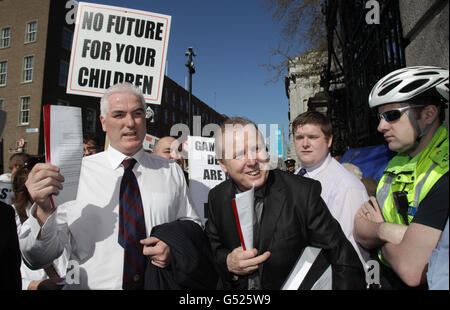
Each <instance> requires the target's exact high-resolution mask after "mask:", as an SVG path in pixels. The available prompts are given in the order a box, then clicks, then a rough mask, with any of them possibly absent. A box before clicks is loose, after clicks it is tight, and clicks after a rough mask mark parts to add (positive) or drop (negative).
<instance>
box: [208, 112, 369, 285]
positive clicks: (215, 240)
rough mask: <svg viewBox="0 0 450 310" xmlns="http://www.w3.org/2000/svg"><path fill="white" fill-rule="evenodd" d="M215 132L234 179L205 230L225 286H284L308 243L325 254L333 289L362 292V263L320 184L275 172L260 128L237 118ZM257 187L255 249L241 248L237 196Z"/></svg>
mask: <svg viewBox="0 0 450 310" xmlns="http://www.w3.org/2000/svg"><path fill="white" fill-rule="evenodd" d="M221 129H222V130H221V132H220V133H219V134H217V133H216V143H215V149H216V154H217V157H218V159H219V163H220V165H221V167H222V169H223V170H224V171H225V172H226V173H228V174H229V176H230V177H231V178H230V179H229V180H227V181H224V182H223V183H221V184H220V185H218V186H216V187H215V188H213V189H212V190H211V191H210V193H209V197H208V220H207V222H206V233H207V235H208V238H209V240H210V242H211V246H212V249H213V253H214V258H215V261H216V264H217V267H218V269H219V272H220V275H221V278H222V283H223V288H224V289H280V288H281V287H282V285H283V283H284V281H285V280H286V278H287V277H288V275H289V272H290V271H291V269H292V268H293V267H294V265H295V263H296V260H297V258H298V257H299V256H300V254H301V253H302V251H303V250H304V248H305V247H307V246H314V247H319V248H322V249H323V250H324V254H325V257H326V259H327V260H328V262H329V263H330V264H331V266H332V285H333V286H332V287H333V289H362V288H364V287H365V274H364V269H363V267H362V264H361V262H360V260H359V258H358V255H357V254H356V252H355V250H354V249H353V247H352V245H351V244H350V242H349V241H348V240H347V238H346V237H345V235H344V233H343V232H342V230H341V227H340V226H339V223H338V222H337V221H336V220H335V219H334V218H333V217H332V216H331V214H330V212H329V211H328V208H327V206H326V205H325V203H324V202H323V200H322V199H321V197H320V192H321V187H320V183H319V182H317V181H314V180H311V179H307V178H303V177H299V176H296V175H292V174H290V173H286V172H283V171H280V170H270V169H269V168H270V167H269V165H268V164H269V158H268V154H267V151H266V148H265V145H264V139H263V137H262V135H261V133H260V132H259V131H258V129H257V128H256V126H255V125H254V124H253V123H251V122H250V121H248V120H246V119H243V118H232V119H229V120H227V121H225V122H224V123H223V124H222V127H221ZM253 186H254V188H255V201H254V221H253V223H254V225H253V226H254V230H253V240H254V241H253V244H254V248H253V249H247V250H245V251H244V250H243V248H242V246H241V242H240V238H239V233H238V229H237V225H236V220H235V215H234V211H233V205H232V199H233V198H235V195H236V194H237V193H240V192H244V191H247V190H249V189H251V188H252V187H253Z"/></svg>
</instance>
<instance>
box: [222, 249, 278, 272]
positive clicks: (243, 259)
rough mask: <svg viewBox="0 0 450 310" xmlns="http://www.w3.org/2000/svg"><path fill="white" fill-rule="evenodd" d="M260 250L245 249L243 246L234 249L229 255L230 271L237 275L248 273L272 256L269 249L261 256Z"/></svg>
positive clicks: (228, 265)
mask: <svg viewBox="0 0 450 310" xmlns="http://www.w3.org/2000/svg"><path fill="white" fill-rule="evenodd" d="M256 255H258V250H256V249H251V250H247V251H244V250H243V249H242V247H238V248H236V249H234V250H233V252H231V253H230V254H228V256H227V267H228V271H230V272H232V273H234V274H237V275H240V276H242V275H247V274H250V273H252V272H254V271H255V270H257V269H258V265H259V264H261V263H263V262H265V261H266V260H267V259H268V258H269V257H270V252H269V251H267V252H265V253H263V254H261V255H259V256H256Z"/></svg>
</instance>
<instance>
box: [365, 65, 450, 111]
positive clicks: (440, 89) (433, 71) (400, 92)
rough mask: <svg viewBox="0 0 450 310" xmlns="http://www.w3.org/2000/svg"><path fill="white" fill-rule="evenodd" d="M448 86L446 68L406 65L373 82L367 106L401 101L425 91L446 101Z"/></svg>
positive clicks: (371, 106) (372, 106)
mask: <svg viewBox="0 0 450 310" xmlns="http://www.w3.org/2000/svg"><path fill="white" fill-rule="evenodd" d="M448 88H449V86H448V70H447V69H444V68H439V67H430V66H417V67H406V68H402V69H398V70H396V71H393V72H391V73H389V74H388V75H386V76H385V77H383V78H382V79H381V80H379V81H378V82H377V83H376V84H375V86H374V87H373V88H372V91H371V92H370V95H369V106H370V108H374V107H378V106H381V105H385V104H389V103H401V102H405V101H408V100H410V99H412V98H415V97H418V96H419V95H425V93H426V94H427V95H430V96H433V97H437V98H440V99H443V100H445V101H446V102H448V91H449V90H448Z"/></svg>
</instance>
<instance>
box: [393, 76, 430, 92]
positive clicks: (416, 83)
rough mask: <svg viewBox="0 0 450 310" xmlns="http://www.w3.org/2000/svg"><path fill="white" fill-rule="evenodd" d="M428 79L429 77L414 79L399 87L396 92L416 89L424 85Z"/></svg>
mask: <svg viewBox="0 0 450 310" xmlns="http://www.w3.org/2000/svg"><path fill="white" fill-rule="evenodd" d="M429 81H430V80H429V79H421V80H417V81H414V82H412V83H409V84H408V85H406V86H405V87H403V88H402V89H400V90H399V91H398V92H399V93H409V92H411V91H413V90H416V89H417V88H419V87H421V86H423V85H425V84H426V83H428V82H429Z"/></svg>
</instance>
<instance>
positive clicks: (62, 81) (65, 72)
mask: <svg viewBox="0 0 450 310" xmlns="http://www.w3.org/2000/svg"><path fill="white" fill-rule="evenodd" d="M68 76H69V64H68V63H67V62H65V61H63V60H61V61H60V62H59V76H58V85H59V86H62V87H66V85H67V77H68Z"/></svg>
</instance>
